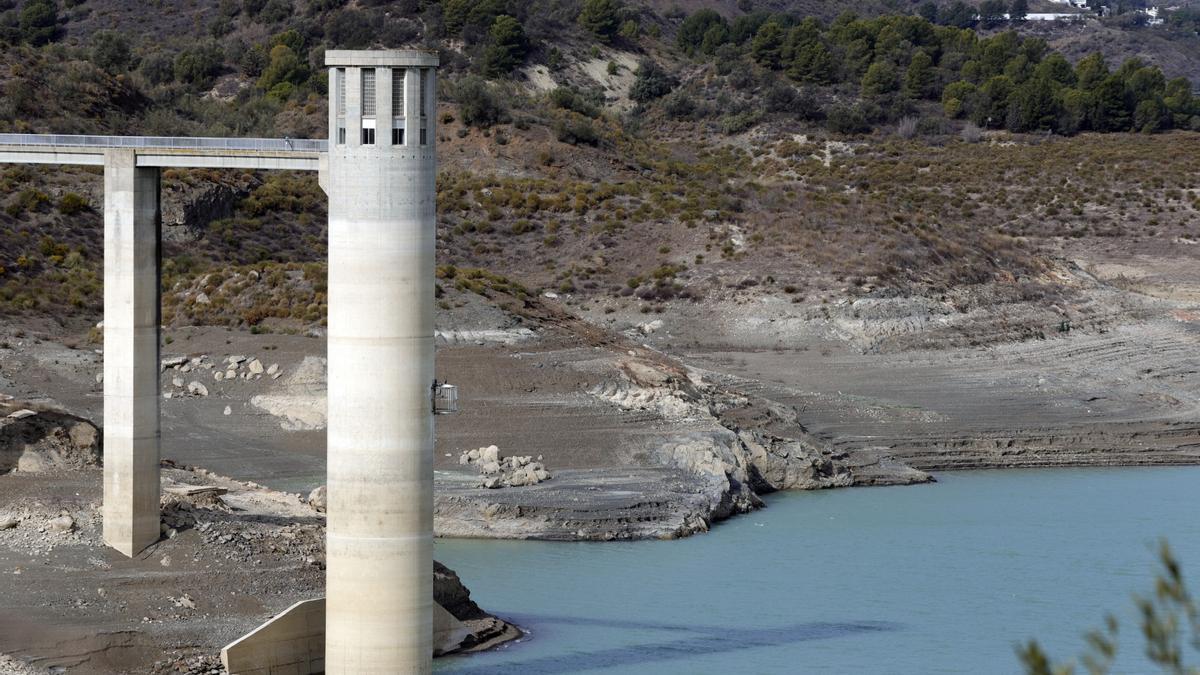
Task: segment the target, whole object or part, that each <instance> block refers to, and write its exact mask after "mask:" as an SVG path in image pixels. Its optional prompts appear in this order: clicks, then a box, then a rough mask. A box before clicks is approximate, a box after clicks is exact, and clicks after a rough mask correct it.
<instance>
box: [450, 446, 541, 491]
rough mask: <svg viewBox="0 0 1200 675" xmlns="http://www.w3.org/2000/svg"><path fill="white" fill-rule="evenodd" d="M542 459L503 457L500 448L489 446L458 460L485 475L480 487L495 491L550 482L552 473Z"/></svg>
mask: <svg viewBox="0 0 1200 675" xmlns="http://www.w3.org/2000/svg"><path fill="white" fill-rule="evenodd" d="M541 459H542V458H541V456H540V455H539V456H538V461H534V459H533V457H530V456H528V455H525V456H517V455H512V456H509V457H501V456H500V448H498V447H496V446H494V445H489V446H487V447H486V448H479V449H478V450H468V451H467V452H464V453H463V454H462V455H461V456H460V457H459V458H458V463H459V464H461V465H463V466H473V467H475V468H476V469H477V470H478V471H479V473H481V474H483V479H482V480H480V482H479V487H484V488H487V489H489V490H495V489H498V488H504V487H520V486H522V485H537V484H538V483H541V482H542V481H546V480H550V472H549V471H546V467H545V466H544V465H543V464H542V462H541V461H540V460H541Z"/></svg>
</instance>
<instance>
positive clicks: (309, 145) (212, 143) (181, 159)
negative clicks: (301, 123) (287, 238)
mask: <svg viewBox="0 0 1200 675" xmlns="http://www.w3.org/2000/svg"><path fill="white" fill-rule="evenodd" d="M328 145H329V144H328V142H327V141H324V140H313V139H306V138H297V139H289V138H187V137H170V136H77V135H67V134H0V163H7V164H74V165H82V166H104V164H105V156H106V155H107V154H110V153H112V152H114V151H132V152H133V153H134V156H135V157H136V162H137V164H136V166H137V167H139V168H142V167H146V168H150V167H153V168H184V167H187V168H197V169H291V170H296V171H317V170H319V168H320V157H321V154H322V153H324V152H326V151H327V150H328Z"/></svg>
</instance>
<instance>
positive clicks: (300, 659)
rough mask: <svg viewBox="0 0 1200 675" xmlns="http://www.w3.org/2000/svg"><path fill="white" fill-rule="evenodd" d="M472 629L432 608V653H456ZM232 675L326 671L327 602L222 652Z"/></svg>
mask: <svg viewBox="0 0 1200 675" xmlns="http://www.w3.org/2000/svg"><path fill="white" fill-rule="evenodd" d="M470 635H471V631H470V630H469V629H468V628H467V627H466V626H464V625H463V624H462V622H461V621H459V620H458V619H456V618H454V616H453V615H452V614H450V612H448V611H446V609H445V608H444V607H442V606H441V605H439V604H437V603H436V602H435V603H434V604H433V655H434V656H437V655H439V654H445V653H448V652H452V651H454V650H456V649H458V648H459V647H460V646H461V645H462V643H463V641H464V640H466V639H467V638H468V637H470ZM221 663H222V664H223V665H224V666H225V670H227V671H229V675H318V674H319V673H323V672H325V598H317V599H315V600H302V601H300V602H297V603H296V604H294V605H292V606H291V607H288V608H287V609H285V610H283V612H281V613H280V614H279V615H278V616H276V617H274V618H272V619H271V620H270V621H268V622H266V623H264V624H263V625H261V626H259V627H258V628H255V629H254V630H253V631H251V632H250V633H249V634H247V635H245V636H244V637H242V638H239V639H238V640H235V641H234V642H232V643H230V644H229V645H228V646H227V647H225V648H224V649H222V650H221Z"/></svg>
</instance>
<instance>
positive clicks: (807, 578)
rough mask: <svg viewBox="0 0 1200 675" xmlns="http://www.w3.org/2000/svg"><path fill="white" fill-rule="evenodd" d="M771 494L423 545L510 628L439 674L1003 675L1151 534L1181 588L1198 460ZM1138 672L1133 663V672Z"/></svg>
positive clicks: (1075, 622)
mask: <svg viewBox="0 0 1200 675" xmlns="http://www.w3.org/2000/svg"><path fill="white" fill-rule="evenodd" d="M938 478H939V481H940V482H938V483H936V484H933V485H926V486H915V487H899V488H864V489H852V490H832V491H824V492H807V493H790V494H781V495H775V496H772V497H770V498H769V502H768V503H769V507H768V508H767V509H765V510H762V511H760V512H757V513H754V514H750V515H747V516H741V517H738V518H735V519H733V520H732V521H729V522H727V523H724V524H721V525H719V526H717V527H716V528H714V529H713V531H712V532H710V533H709V534H707V535H702V536H697V537H692V538H689V539H684V540H681V541H666V542H659V541H654V542H637V543H627V544H624V543H617V544H613V543H607V544H561V543H539V542H503V541H501V542H496V541H455V540H440V541H438V542H437V545H436V553H437V557H438V559H439V560H441V561H443V562H445V563H446V564H447V565H449V566H450V567H452V568H453V569H455V570H457V571H458V573H459V574H460V575H461V576H462V578H463V580H464V581H465V582H466V583H467V585H468V586H469V587H470V588H471V590H472V596H473V597H474V598H475V599H476V600H477V601H478V602H479V604H480V605H481V606H483V607H486V608H487V609H489V610H491V611H493V612H496V613H497V614H500V615H502V616H505V617H508V618H510V619H512V620H514V621H516V622H517V623H519V624H521V625H522V626H524V627H526V628H528V629H529V630H530V632H531V634H530V636H529V637H528V638H526V639H525V640H523V641H521V642H519V643H515V644H512V645H510V646H508V647H505V648H502V649H499V650H496V651H493V652H490V653H487V654H481V655H476V656H471V657H461V658H451V659H441V660H439V662H438V664H437V670H438V672H440V673H447V674H449V673H458V674H471V675H476V674H478V675H483V674H489V675H490V674H504V673H514V674H515V673H521V674H522V675H526V674H535V673H578V672H609V673H655V674H659V673H688V674H703V673H714V674H716V673H722V674H724V673H797V672H813V673H1016V672H1019V664H1018V662H1017V660H1016V658H1015V656H1014V653H1013V647H1014V645H1015V644H1017V643H1018V642H1021V641H1023V640H1024V639H1026V638H1029V637H1032V636H1037V637H1038V638H1039V639H1041V640H1042V642H1043V644H1044V645H1045V646H1046V647H1047V648H1048V649H1049V650H1050V651H1051V653H1052V654H1054V655H1056V656H1058V657H1060V658H1061V657H1063V656H1074V655H1075V654H1077V653H1079V652H1080V651H1081V650H1082V648H1083V639H1082V632H1083V631H1084V630H1086V629H1089V628H1093V627H1097V626H1099V625H1100V623H1101V620H1102V618H1103V615H1104V613H1105V612H1107V611H1112V612H1114V613H1116V614H1117V615H1118V617H1119V618H1120V619H1121V622H1122V626H1121V627H1122V651H1123V653H1124V656H1123V658H1122V659H1121V660H1119V661H1118V669H1117V672H1127V673H1128V672H1133V673H1140V672H1147V671H1150V670H1151V669H1150V667H1149V665H1148V664H1147V663H1146V662H1144V661H1143V660H1142V659H1141V657H1140V648H1141V643H1140V641H1139V640H1138V630H1137V626H1136V615H1135V613H1134V611H1133V605H1132V601H1131V599H1130V598H1131V594H1132V593H1134V592H1149V591H1150V589H1151V583H1152V579H1153V574H1154V572H1155V571H1156V569H1157V566H1156V554H1155V547H1156V542H1157V540H1158V539H1159V538H1160V537H1166V538H1168V539H1169V540H1170V542H1171V544H1172V546H1173V548H1174V549H1175V552H1176V554H1177V555H1178V557H1179V558H1181V559H1182V561H1183V565H1184V572H1185V575H1187V576H1188V577H1189V578H1190V579H1191V580H1192V584H1191V585H1192V590H1193V592H1194V593H1200V468H1168V469H1158V468H1152V469H1079V470H1039V471H990V472H963V473H946V474H942V475H940V476H938ZM1151 672H1152V671H1151Z"/></svg>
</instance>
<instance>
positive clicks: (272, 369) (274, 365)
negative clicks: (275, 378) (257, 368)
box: [267, 363, 279, 375]
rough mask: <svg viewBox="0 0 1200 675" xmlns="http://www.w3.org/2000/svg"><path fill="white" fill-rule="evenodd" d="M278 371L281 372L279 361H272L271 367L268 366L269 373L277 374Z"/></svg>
mask: <svg viewBox="0 0 1200 675" xmlns="http://www.w3.org/2000/svg"><path fill="white" fill-rule="evenodd" d="M278 372H279V364H278V363H272V364H271V367H270V368H267V374H268V375H275V374H276V373H278Z"/></svg>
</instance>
